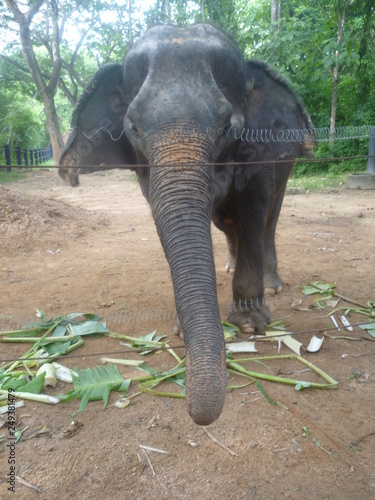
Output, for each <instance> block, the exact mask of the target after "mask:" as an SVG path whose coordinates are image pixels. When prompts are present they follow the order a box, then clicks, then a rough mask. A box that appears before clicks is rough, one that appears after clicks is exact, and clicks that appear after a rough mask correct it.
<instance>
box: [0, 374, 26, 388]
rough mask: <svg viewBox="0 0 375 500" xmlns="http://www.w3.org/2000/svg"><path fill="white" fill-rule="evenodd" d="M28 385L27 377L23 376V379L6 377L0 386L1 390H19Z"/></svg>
mask: <svg viewBox="0 0 375 500" xmlns="http://www.w3.org/2000/svg"><path fill="white" fill-rule="evenodd" d="M25 384H27V381H26V375H21V377H6V379H5V380H4V381H3V383H2V384H0V388H1V389H3V390H8V389H14V390H15V391H17V390H18V388H19V387H22V386H24V385H25Z"/></svg>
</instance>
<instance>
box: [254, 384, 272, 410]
mask: <svg viewBox="0 0 375 500" xmlns="http://www.w3.org/2000/svg"><path fill="white" fill-rule="evenodd" d="M255 385H256V386H257V387H258V389H259V390H260V392H261V393H262V394H263V396H264V397H265V398H266V399H267V401H268V402H269V403H271V405H273V406H277V401H275V400H274V399H272V398H271V396H270V395H269V394H267V392H266V391H265V389H264V387H263V386H262V384H261V383H260V382H259V380H257V381H256V382H255Z"/></svg>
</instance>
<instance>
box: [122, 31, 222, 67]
mask: <svg viewBox="0 0 375 500" xmlns="http://www.w3.org/2000/svg"><path fill="white" fill-rule="evenodd" d="M162 28H168V27H162ZM225 41H227V42H228V40H225V38H224V35H222V36H220V37H219V36H217V33H216V30H215V32H212V33H204V31H202V30H193V29H189V28H185V29H179V28H173V29H160V30H156V31H155V32H154V30H153V29H151V30H150V31H149V32H147V33H146V35H145V36H144V37H143V39H142V40H141V41H140V42H139V43H138V44H137V45H136V46H135V47H134V49H132V50H131V51H130V52H129V54H128V56H127V57H126V59H128V60H131V59H133V60H134V59H137V58H142V57H144V56H147V59H148V63H149V66H150V67H153V66H159V67H160V66H161V65H163V64H167V63H169V62H171V61H172V60H174V61H175V62H177V61H180V62H183V61H185V62H186V61H189V60H190V61H191V60H192V59H193V60H194V62H195V64H196V63H198V62H203V61H207V60H210V59H211V56H212V55H214V56H219V57H220V56H221V57H223V58H224V57H225V56H226V54H228V51H227V45H228V44H226V43H225ZM197 55H198V56H199V57H196V56H197ZM192 56H194V58H192ZM125 62H126V61H125Z"/></svg>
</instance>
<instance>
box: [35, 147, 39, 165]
mask: <svg viewBox="0 0 375 500" xmlns="http://www.w3.org/2000/svg"><path fill="white" fill-rule="evenodd" d="M34 165H39V163H38V150H37V149H34Z"/></svg>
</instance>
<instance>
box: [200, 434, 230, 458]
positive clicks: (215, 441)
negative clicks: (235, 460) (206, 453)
mask: <svg viewBox="0 0 375 500" xmlns="http://www.w3.org/2000/svg"><path fill="white" fill-rule="evenodd" d="M203 430H204V432H205V433H206V434H207V436H208V437H209V438H210V439H211V440H212V441H213V442H214V443H215V444H217V445H218V446H221V448H223V449H224V450H226V451H227V452H228V453H230V454H231V455H233V456H234V457H238V454H237V453H235V452H234V451H232V450H231V449H230V448H228V446H225V444H223V443H220V441H218V440H217V439H216V438H214V437H213V436H212V435H211V434H210V433H209V432H208V430H207V429H206V428H205V427H203Z"/></svg>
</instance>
